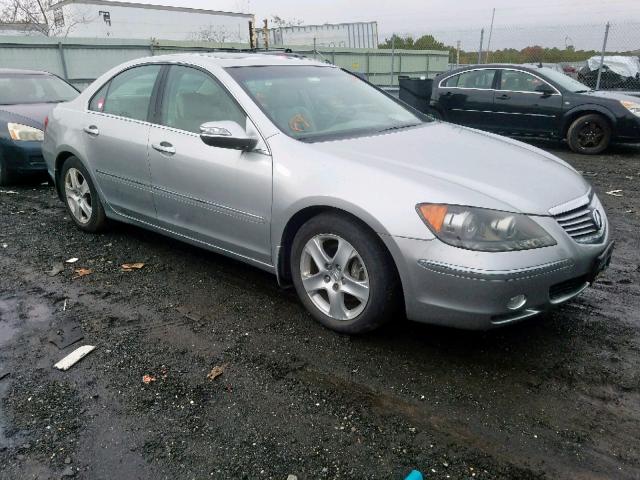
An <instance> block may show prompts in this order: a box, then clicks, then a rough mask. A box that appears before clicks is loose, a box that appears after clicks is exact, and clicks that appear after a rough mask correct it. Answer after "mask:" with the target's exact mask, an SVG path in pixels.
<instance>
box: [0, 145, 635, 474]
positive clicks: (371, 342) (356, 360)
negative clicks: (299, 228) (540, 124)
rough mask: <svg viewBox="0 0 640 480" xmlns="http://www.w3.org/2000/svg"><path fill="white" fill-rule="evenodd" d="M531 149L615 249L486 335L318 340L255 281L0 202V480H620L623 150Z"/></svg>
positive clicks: (631, 363) (625, 453)
mask: <svg viewBox="0 0 640 480" xmlns="http://www.w3.org/2000/svg"><path fill="white" fill-rule="evenodd" d="M539 146H542V147H543V148H546V149H549V150H551V151H553V152H554V153H556V154H558V155H559V156H561V157H562V158H564V159H566V160H568V161H569V162H570V163H571V164H572V165H573V166H574V167H575V168H577V169H578V170H580V171H581V172H583V174H584V175H585V177H586V178H587V179H588V180H589V181H590V182H591V183H592V184H593V185H594V187H595V189H596V191H597V192H598V194H599V196H600V198H601V200H602V202H603V203H604V205H605V207H606V209H607V212H608V215H609V219H610V221H611V224H612V226H613V229H614V232H615V237H616V239H617V248H616V251H615V253H614V257H613V262H612V265H611V268H610V269H609V270H608V271H607V272H606V273H605V274H603V275H602V276H601V277H600V278H599V279H598V281H597V282H596V284H595V285H594V286H593V287H592V288H589V289H588V290H587V291H586V292H585V293H583V294H582V295H581V296H580V297H579V298H577V299H575V300H573V301H571V302H569V303H567V304H565V305H563V306H561V307H559V308H557V309H556V310H554V311H552V312H549V313H547V314H545V315H543V316H541V317H538V318H535V319H533V320H531V321H527V322H524V323H522V324H519V325H515V326H512V327H509V328H505V329H501V330H496V331H491V332H463V331H457V330H452V329H445V328H437V327H432V326H428V325H420V324H415V323H411V322H408V321H406V320H405V319H403V318H396V319H394V320H393V321H392V322H391V325H389V326H388V327H386V328H384V329H383V330H381V331H378V332H374V333H372V334H369V335H366V336H362V337H347V336H343V335H338V334H335V333H332V332H330V331H328V330H326V329H324V328H322V327H321V326H319V325H318V324H316V323H314V322H313V321H312V319H311V318H310V316H309V315H308V314H307V313H306V312H305V311H304V309H303V307H302V306H301V305H300V303H299V302H298V301H297V298H296V296H295V293H294V292H293V291H292V290H281V289H279V288H278V286H277V284H276V281H275V278H274V277H272V276H270V275H269V274H266V273H264V272H261V271H259V270H256V269H254V268H251V267H249V266H246V265H243V264H241V263H238V262H236V261H233V260H230V259H227V258H225V257H222V256H219V255H216V254H213V253H210V252H206V251H203V250H200V249H197V248H194V247H191V246H188V245H185V244H182V243H180V242H177V241H174V240H170V239H167V238H165V237H162V236H159V235H156V234H153V233H149V232H146V231H144V230H141V229H138V228H134V227H130V226H125V225H118V224H116V225H113V226H112V228H111V229H110V230H109V231H107V232H106V233H102V234H98V235H89V234H84V233H82V232H80V231H78V230H77V229H76V228H74V226H73V225H72V223H71V221H70V219H69V218H68V217H67V218H65V217H66V212H65V210H64V208H63V205H62V204H61V203H60V201H59V200H58V199H57V197H56V195H55V193H54V191H53V189H52V188H51V187H49V186H46V185H37V186H34V185H18V186H14V187H11V191H15V192H17V193H15V194H12V193H4V192H6V191H7V190H8V189H4V190H3V193H0V225H1V228H0V376H2V372H9V373H10V374H9V375H8V376H7V377H5V378H3V379H1V380H0V399H1V403H0V478H2V479H18V478H20V479H23V478H24V479H26V478H39V479H43V478H60V477H61V475H63V474H64V475H67V476H74V477H75V478H86V479H112V478H123V479H125V478H126V479H134V478H135V479H138V478H139V479H163V478H166V479H182V478H184V479H191V478H198V479H201V478H225V479H226V478H234V479H235V478H246V479H259V478H260V479H262V478H264V479H270V478H273V479H286V478H287V475H289V474H295V475H297V476H298V478H299V479H322V478H357V479H364V478H384V479H391V478H397V479H401V478H403V476H404V475H406V474H407V473H408V472H409V471H410V470H411V469H412V468H417V469H420V470H422V471H423V472H424V473H425V474H426V478H428V479H440V478H442V479H444V478H451V479H459V478H465V479H468V478H486V479H494V478H501V479H539V478H540V479H541V478H545V479H610V478H615V479H638V478H640V355H639V354H640V286H639V279H640V192H639V188H638V184H639V181H640V148H638V147H632V146H630V147H616V148H615V149H614V150H613V151H612V152H611V153H610V154H608V155H605V156H594V157H585V156H579V155H574V154H572V153H570V152H568V150H566V149H565V148H564V147H562V146H561V145H557V144H553V143H545V144H540V145H539ZM611 190H621V191H622V196H620V197H617V196H613V195H607V194H606V192H608V191H611ZM5 244H6V246H5ZM71 257H77V258H78V259H79V260H78V262H76V263H74V264H66V263H65V264H64V269H63V271H62V272H61V273H59V274H58V275H55V276H50V275H48V274H47V272H50V271H51V270H52V267H53V266H54V265H55V264H56V263H59V262H61V261H64V260H67V259H69V258H71ZM131 262H143V263H144V264H145V265H144V267H143V268H142V269H140V270H133V271H129V272H125V271H123V269H122V268H121V265H122V264H123V263H131ZM79 268H86V269H91V270H92V273H91V274H89V275H86V276H84V277H81V278H74V277H76V276H77V274H76V273H75V272H74V270H76V269H79ZM74 327H76V328H77V329H79V330H80V331H81V332H82V334H83V335H84V339H82V340H81V341H80V342H78V343H76V344H73V345H71V346H68V347H66V348H64V349H59V348H58V347H56V346H55V345H54V344H53V343H51V341H50V340H51V339H52V336H55V335H56V333H57V332H60V331H61V330H64V329H67V330H68V329H73V328H74ZM83 344H91V345H96V346H97V347H98V348H97V349H96V350H95V351H94V352H92V353H91V354H90V355H89V356H87V357H86V358H85V359H83V360H82V361H81V362H79V363H78V364H77V365H75V366H74V367H73V368H71V369H70V370H69V371H67V372H60V371H57V370H55V369H53V367H52V366H53V364H54V363H55V362H57V361H58V360H60V359H61V358H62V357H64V356H65V355H66V354H68V353H69V352H71V351H73V350H74V349H75V348H76V347H77V346H79V345H83ZM216 366H220V367H223V374H222V375H220V376H219V377H217V378H215V379H214V380H210V379H208V378H207V374H208V373H209V372H210V371H211V369H212V368H213V367H216ZM145 375H148V376H149V377H147V378H152V379H153V381H150V382H148V383H144V382H143V377H144V376H145Z"/></svg>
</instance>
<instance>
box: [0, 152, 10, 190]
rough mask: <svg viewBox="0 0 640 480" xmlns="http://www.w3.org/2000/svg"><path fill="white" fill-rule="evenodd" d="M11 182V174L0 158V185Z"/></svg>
mask: <svg viewBox="0 0 640 480" xmlns="http://www.w3.org/2000/svg"><path fill="white" fill-rule="evenodd" d="M10 182H11V175H10V173H9V169H8V168H7V165H6V163H5V161H4V160H3V159H2V158H0V186H2V187H4V186H5V185H9V183H10Z"/></svg>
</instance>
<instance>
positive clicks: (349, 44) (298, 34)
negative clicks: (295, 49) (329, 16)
mask: <svg viewBox="0 0 640 480" xmlns="http://www.w3.org/2000/svg"><path fill="white" fill-rule="evenodd" d="M258 40H259V45H260V46H263V44H264V42H263V38H262V32H261V31H258ZM298 45H299V46H313V45H315V46H316V47H319V48H320V47H322V48H378V22H356V23H337V24H329V23H327V24H325V25H300V26H293V27H276V28H271V29H269V46H270V47H282V46H298Z"/></svg>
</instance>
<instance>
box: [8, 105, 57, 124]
mask: <svg viewBox="0 0 640 480" xmlns="http://www.w3.org/2000/svg"><path fill="white" fill-rule="evenodd" d="M55 106H56V104H55V103H26V104H21V105H0V114H2V116H3V118H4V119H5V120H6V121H9V122H16V123H23V124H26V125H29V126H31V127H36V128H39V129H40V130H42V129H43V128H44V119H45V117H46V116H47V115H48V114H49V112H51V110H52V109H53V107H55Z"/></svg>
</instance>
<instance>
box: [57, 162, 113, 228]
mask: <svg viewBox="0 0 640 480" xmlns="http://www.w3.org/2000/svg"><path fill="white" fill-rule="evenodd" d="M60 178H61V180H62V182H63V183H62V188H63V193H64V198H65V205H66V207H67V211H68V212H69V214H70V215H71V218H72V219H73V221H74V222H75V224H76V225H77V226H78V228H80V229H81V230H84V231H86V232H97V231H100V230H101V229H103V228H104V227H105V225H106V215H105V213H104V208H103V207H102V203H101V202H100V198H99V197H98V192H97V190H96V187H95V186H94V185H93V182H92V180H91V177H90V176H89V173H88V172H87V169H86V168H85V166H84V165H83V164H82V162H81V161H80V160H78V159H77V158H76V157H69V158H68V159H67V160H66V161H65V162H64V165H63V166H62V171H61V172H60Z"/></svg>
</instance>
